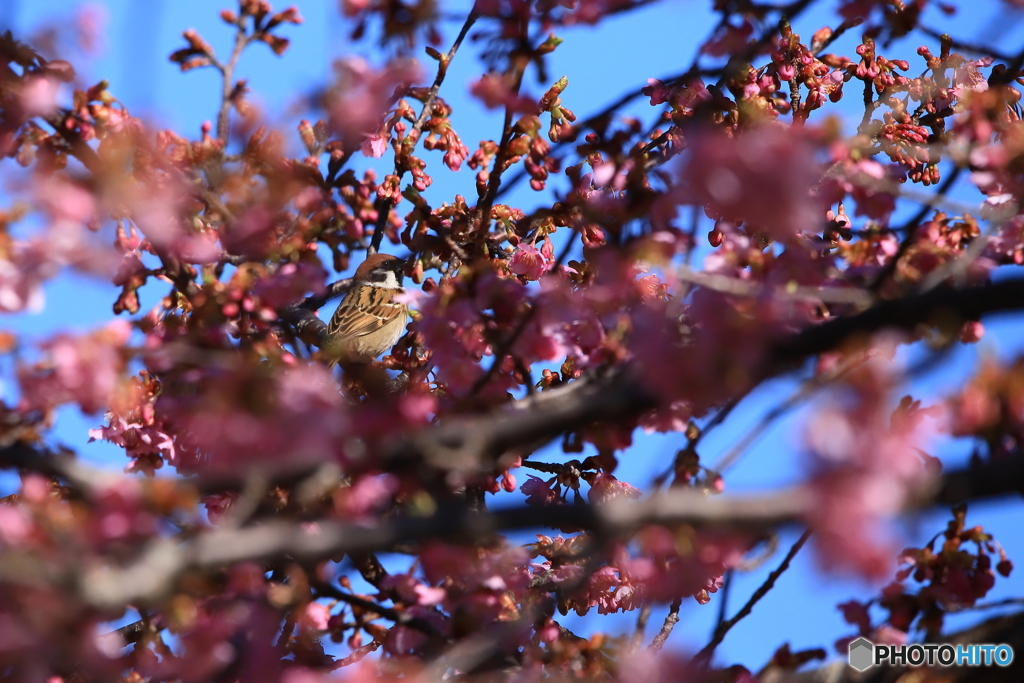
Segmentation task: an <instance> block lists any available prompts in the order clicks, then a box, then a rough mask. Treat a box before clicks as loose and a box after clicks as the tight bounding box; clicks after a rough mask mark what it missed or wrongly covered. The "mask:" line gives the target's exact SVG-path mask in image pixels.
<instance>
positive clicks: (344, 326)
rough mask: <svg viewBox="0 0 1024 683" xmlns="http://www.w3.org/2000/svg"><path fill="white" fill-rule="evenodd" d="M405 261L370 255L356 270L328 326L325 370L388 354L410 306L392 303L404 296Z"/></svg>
mask: <svg viewBox="0 0 1024 683" xmlns="http://www.w3.org/2000/svg"><path fill="white" fill-rule="evenodd" d="M404 268H405V261H403V260H402V259H400V258H398V257H396V256H392V255H390V254H373V255H372V256H368V257H367V258H366V260H365V261H363V262H362V263H361V264H359V267H358V268H356V272H355V275H353V276H352V287H351V288H350V289H349V290H348V293H347V294H346V295H345V298H344V299H342V300H341V303H340V304H338V309H337V310H336V311H334V315H333V316H331V322H330V323H329V324H328V325H327V338H328V342H327V344H326V345H325V348H324V351H325V355H326V356H327V357H328V361H327V367H328V368H333V367H334V366H335V365H337V364H338V363H339V362H340V363H342V364H343V365H344V364H359V365H367V364H369V363H371V362H373V360H374V359H375V358H376V357H377V356H379V355H381V354H382V353H384V352H385V351H389V350H390V349H391V347H392V346H394V345H395V342H397V341H398V339H399V337H401V336H402V333H403V332H404V331H405V325H406V323H407V322H408V318H409V307H408V306H407V305H405V304H401V303H398V302H396V301H395V300H394V298H395V296H397V295H399V294H403V293H405V289H403V288H402V275H403V273H402V270H403V269H404Z"/></svg>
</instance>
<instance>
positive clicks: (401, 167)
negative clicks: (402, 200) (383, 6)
mask: <svg viewBox="0 0 1024 683" xmlns="http://www.w3.org/2000/svg"><path fill="white" fill-rule="evenodd" d="M479 16H480V15H479V13H478V12H477V8H476V4H474V5H473V9H471V10H470V12H469V15H468V16H467V17H466V21H465V22H464V23H463V24H462V30H460V31H459V35H458V37H457V38H456V39H455V42H454V43H452V47H451V49H450V50H448V54H446V55H443V56H442V57H441V59H440V60H439V61H438V64H437V75H436V76H434V84H433V85H431V86H430V90H428V91H427V97H426V99H424V101H423V109H422V110H420V114H419V116H417V117H416V122H415V123H413V126H412V128H411V129H410V130H409V133H408V134H407V135H406V136H405V139H404V140H403V141H402V144H401V145H400V147H399V149H400V150H401V154H412V151H413V150H414V149H415V148H416V144H417V143H418V142H419V138H420V133H422V132H423V126H424V125H425V124H426V122H427V119H428V118H430V113H431V112H432V111H433V109H434V100H436V99H437V93H438V92H439V91H440V90H441V84H442V83H444V79H445V76H447V75H448V67H449V65H450V64H451V61H452V59H454V58H455V53H456V52H458V51H459V46H461V45H462V41H463V40H464V39H465V38H466V35H467V34H468V33H469V29H471V28H472V27H473V24H475V23H476V20H477V19H478V18H479ZM410 141H411V143H412V144H410V145H409V146H408V148H407V147H406V143H407V142H410ZM399 159H400V157H397V158H396V159H395V175H396V176H398V181H399V182H401V180H402V176H404V175H405V171H406V168H405V164H404V163H403V162H401V161H400V160H399ZM395 203H396V202H392V200H391V198H390V197H381V198H378V199H377V201H376V203H375V207H374V208H375V209H376V211H377V223H376V224H375V225H374V228H373V235H372V236H371V237H370V246H369V248H368V249H367V250H366V253H367V256H369V255H370V254H376V253H377V252H378V251H379V250H380V243H381V241H382V240H383V238H384V226H386V225H387V223H388V217H389V216H390V215H391V209H393V208H394V206H395Z"/></svg>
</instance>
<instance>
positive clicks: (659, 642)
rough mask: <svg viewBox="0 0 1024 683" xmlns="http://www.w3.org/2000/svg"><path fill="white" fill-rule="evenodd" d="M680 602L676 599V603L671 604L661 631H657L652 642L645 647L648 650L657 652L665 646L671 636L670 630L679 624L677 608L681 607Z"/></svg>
mask: <svg viewBox="0 0 1024 683" xmlns="http://www.w3.org/2000/svg"><path fill="white" fill-rule="evenodd" d="M682 604H683V603H682V600H680V599H679V598H676V601H675V602H673V603H672V606H671V607H669V608H668V614H667V615H666V616H665V623H663V624H662V625H661V630H660V631H658V635H656V636H654V640H652V641H651V644H650V645H648V646H647V649H648V650H654V651H655V652H657V651H658V650H660V649H661V648H663V647H664V646H665V641H666V640H668V637H669V636H670V635H672V629H673V628H675V626H676V624H677V623H679V608H680V607H681V606H682Z"/></svg>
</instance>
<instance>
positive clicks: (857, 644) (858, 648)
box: [850, 638, 875, 671]
mask: <svg viewBox="0 0 1024 683" xmlns="http://www.w3.org/2000/svg"><path fill="white" fill-rule="evenodd" d="M874 663H875V646H874V645H873V644H872V643H871V641H870V640H868V639H867V638H858V639H857V640H855V641H853V642H852V643H850V666H852V667H853V668H854V669H856V670H857V671H864V670H865V669H867V668H869V667H870V666H872V665H873V664H874Z"/></svg>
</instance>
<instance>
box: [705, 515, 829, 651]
mask: <svg viewBox="0 0 1024 683" xmlns="http://www.w3.org/2000/svg"><path fill="white" fill-rule="evenodd" d="M810 537H811V530H810V529H807V530H806V531H804V533H803V534H801V535H800V538H799V539H797V542H796V543H794V544H793V547H792V548H790V549H789V552H788V553H786V557H785V558H783V560H782V564H780V565H779V566H778V567H777V568H776V569H775V571H773V572H772V573H771V574H769V575H768V578H767V579H766V580H765V582H764V583H763V584H761V586H760V587H759V588H758V589H757V590H756V591H754V594H753V595H751V596H750V599H749V600H747V604H745V605H743V607H741V608H740V611H739V612H737V613H736V614H735V615H734V616H733V617H732V618H731V619H729V620H728V621H724V622H722V623H721V624H719V625H718V628H716V629H715V634H714V635H713V636H712V637H711V642H710V643H708V644H707V645H705V646H704V649H703V650H701V651H700V652H698V653H697V654H696V656H694V658H693V661H694V662H696V663H703V664H706V663H707V662H708V661H710V659H711V656H712V655H713V654H714V653H715V648H717V647H718V646H719V644H720V643H721V642H722V640H723V639H724V638H725V635H726V634H727V633H728V632H729V630H730V629H731V628H732V627H733V626H735V625H736V624H737V623H739V622H740V621H741V620H742V619H744V618H745V617H746V616H747V615H749V614H750V612H751V611H752V610H753V609H754V605H756V604H757V603H758V602H759V601H760V600H761V598H763V597H764V596H765V595H767V594H768V591H770V590H771V589H772V588H774V587H775V582H776V581H778V580H779V577H780V576H782V574H783V573H784V572H785V571H786V570H787V569H789V564H790V562H792V561H793V558H794V557H796V554H797V553H798V552H800V549H801V548H803V547H804V544H805V543H807V539H808V538H810Z"/></svg>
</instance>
